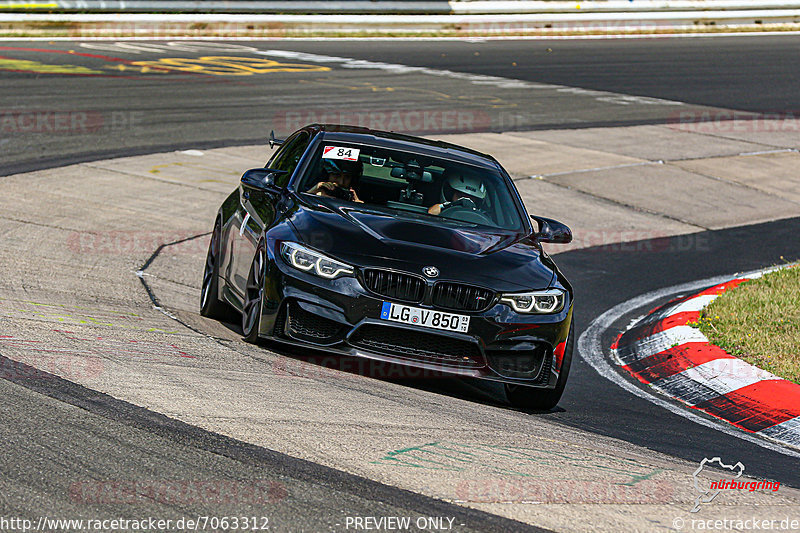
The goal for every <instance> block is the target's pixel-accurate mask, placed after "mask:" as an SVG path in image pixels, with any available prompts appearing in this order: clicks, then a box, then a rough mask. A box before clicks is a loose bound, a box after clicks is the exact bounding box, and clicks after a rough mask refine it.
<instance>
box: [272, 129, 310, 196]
mask: <svg viewBox="0 0 800 533" xmlns="http://www.w3.org/2000/svg"><path fill="white" fill-rule="evenodd" d="M310 140H311V139H310V136H309V134H308V133H306V132H305V131H301V132H300V133H298V134H297V135H295V136H293V137H289V138H288V139H287V140H286V142H285V143H284V144H283V146H281V148H280V150H278V152H277V153H276V154H275V155H274V156H273V158H272V159H270V161H269V163H267V166H268V167H269V168H274V169H278V170H285V171H286V174H283V175H281V176H280V177H279V178H278V179H277V180H276V182H275V184H276V185H278V186H279V187H285V186H286V184H287V183H289V178H291V177H292V173H293V172H294V169H295V168H297V164H298V163H299V162H300V158H301V157H303V154H304V153H305V151H306V148H307V147H308V143H309V141H310Z"/></svg>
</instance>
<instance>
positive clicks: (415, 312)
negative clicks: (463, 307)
mask: <svg viewBox="0 0 800 533" xmlns="http://www.w3.org/2000/svg"><path fill="white" fill-rule="evenodd" d="M381 320H389V321H392V322H400V323H401V324H411V325H414V326H422V327H424V328H433V329H444V330H447V331H457V332H459V333H466V332H467V330H468V329H469V317H468V316H465V315H456V314H453V313H443V312H442V311H433V310H431V309H420V308H419V307H409V306H407V305H402V304H394V303H392V302H383V307H382V308H381Z"/></svg>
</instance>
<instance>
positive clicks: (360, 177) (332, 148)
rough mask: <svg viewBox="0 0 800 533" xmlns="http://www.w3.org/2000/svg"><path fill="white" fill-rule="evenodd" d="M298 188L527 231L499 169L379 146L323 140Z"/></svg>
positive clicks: (415, 214)
mask: <svg viewBox="0 0 800 533" xmlns="http://www.w3.org/2000/svg"><path fill="white" fill-rule="evenodd" d="M297 190H298V191H300V192H304V193H307V194H313V195H316V196H320V197H324V198H327V199H330V200H332V201H338V202H347V203H358V204H363V205H364V207H367V206H369V208H371V209H373V208H374V209H375V210H377V211H380V212H384V213H385V212H389V213H391V214H392V215H394V216H403V217H409V218H425V219H426V220H428V221H431V222H433V221H437V220H438V221H439V222H441V223H445V224H455V225H461V226H463V225H466V226H489V227H492V228H498V229H507V230H519V229H521V228H522V227H523V225H522V219H521V217H520V213H519V210H518V209H517V206H516V203H515V202H514V196H513V193H512V191H511V190H509V187H508V185H507V183H506V180H504V179H503V177H502V176H501V174H500V173H499V172H498V171H497V170H493V169H487V168H482V167H477V166H472V165H467V164H464V163H458V162H455V161H451V160H448V159H441V158H437V157H432V156H430V155H423V154H418V153H414V152H407V151H400V150H394V149H389V148H385V147H379V146H369V145H363V144H354V143H346V142H341V141H326V142H323V143H322V144H321V145H320V146H319V147H318V149H317V152H316V154H314V157H313V160H312V162H311V164H310V166H309V167H308V170H307V171H306V173H305V174H304V175H303V177H302V178H301V180H300V182H299V184H298V187H297Z"/></svg>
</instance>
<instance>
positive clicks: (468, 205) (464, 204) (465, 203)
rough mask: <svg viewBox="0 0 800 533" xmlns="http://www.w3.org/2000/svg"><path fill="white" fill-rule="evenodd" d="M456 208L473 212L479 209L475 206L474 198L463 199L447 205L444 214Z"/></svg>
mask: <svg viewBox="0 0 800 533" xmlns="http://www.w3.org/2000/svg"><path fill="white" fill-rule="evenodd" d="M454 207H461V208H464V209H472V210H473V211H475V210H477V209H478V206H477V205H475V201H474V200H473V199H472V198H467V197H462V198H459V199H458V200H456V201H455V202H450V203H449V204H447V205H446V206H445V207H444V209H442V213H444V212H445V211H447V210H449V209H452V208H454Z"/></svg>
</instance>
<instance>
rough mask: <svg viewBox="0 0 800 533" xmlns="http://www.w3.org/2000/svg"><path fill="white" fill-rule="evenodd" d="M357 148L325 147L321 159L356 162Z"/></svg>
mask: <svg viewBox="0 0 800 533" xmlns="http://www.w3.org/2000/svg"><path fill="white" fill-rule="evenodd" d="M360 151H361V150H359V149H358V148H345V147H343V146H326V147H325V148H324V149H323V150H322V159H343V160H345V161H358V154H359V152H360Z"/></svg>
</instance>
